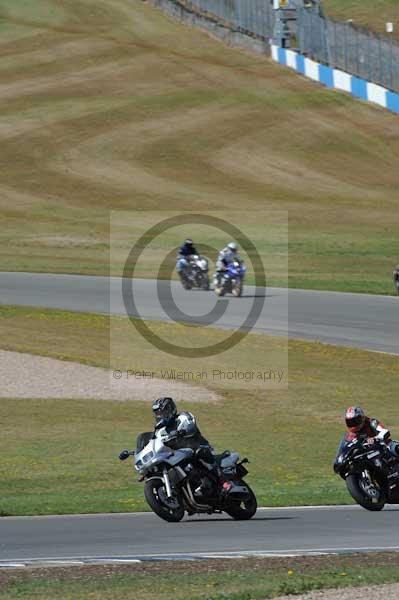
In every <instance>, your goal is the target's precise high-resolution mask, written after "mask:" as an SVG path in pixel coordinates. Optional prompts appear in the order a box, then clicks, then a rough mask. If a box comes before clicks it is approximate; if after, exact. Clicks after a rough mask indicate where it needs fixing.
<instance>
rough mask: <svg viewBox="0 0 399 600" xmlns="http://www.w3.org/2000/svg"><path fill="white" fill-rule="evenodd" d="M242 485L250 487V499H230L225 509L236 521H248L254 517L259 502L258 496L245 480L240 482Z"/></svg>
mask: <svg viewBox="0 0 399 600" xmlns="http://www.w3.org/2000/svg"><path fill="white" fill-rule="evenodd" d="M240 483H241V485H245V486H246V487H247V488H248V492H249V499H248V500H245V501H243V500H234V499H232V498H231V499H230V500H229V503H228V504H227V505H226V506H225V508H224V509H223V510H224V511H225V512H227V514H228V515H230V517H233V519H235V520H236V521H247V520H248V519H252V517H253V516H254V514H255V513H256V511H257V508H258V502H257V500H256V496H255V494H254V493H253V491H252V490H251V488H250V487H249V485H248V484H247V483H245V481H241V482H240Z"/></svg>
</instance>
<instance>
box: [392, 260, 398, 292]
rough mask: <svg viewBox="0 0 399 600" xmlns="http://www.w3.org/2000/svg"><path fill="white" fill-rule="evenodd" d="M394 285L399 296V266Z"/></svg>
mask: <svg viewBox="0 0 399 600" xmlns="http://www.w3.org/2000/svg"><path fill="white" fill-rule="evenodd" d="M393 283H394V286H395V290H396V292H397V294H399V266H397V267H396V269H395V270H394V272H393Z"/></svg>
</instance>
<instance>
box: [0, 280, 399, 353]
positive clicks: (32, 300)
mask: <svg viewBox="0 0 399 600" xmlns="http://www.w3.org/2000/svg"><path fill="white" fill-rule="evenodd" d="M121 281H122V280H121V279H118V278H110V279H108V278H105V277H90V276H81V275H48V274H36V273H34V274H31V273H0V303H2V304H18V305H29V306H43V307H48V308H61V309H65V310H73V311H84V312H95V313H106V314H108V313H110V314H119V315H126V308H125V306H124V302H123V298H122V286H121ZM133 291H134V299H135V303H136V307H134V308H133V307H130V309H129V310H128V313H129V314H131V315H132V316H136V317H137V316H141V317H142V318H144V319H160V320H169V321H170V320H179V319H180V320H182V319H181V314H182V313H185V315H186V316H185V318H184V320H185V321H186V322H187V321H191V322H196V323H198V322H199V323H201V322H203V321H202V319H201V315H204V314H205V313H207V312H208V311H210V310H212V309H213V308H214V307H215V305H216V304H217V302H219V303H221V302H222V303H223V302H225V303H226V306H225V307H224V310H225V312H224V314H222V315H221V316H220V318H218V320H217V322H216V321H215V325H217V326H219V327H226V328H234V329H236V328H238V327H239V326H240V325H242V323H243V322H244V321H245V319H246V317H247V315H248V313H249V311H250V309H251V306H252V304H253V302H255V301H256V302H258V303H263V306H261V310H260V315H259V317H258V319H257V321H256V323H255V325H254V327H253V330H254V331H257V332H260V333H269V334H274V335H283V336H286V335H287V330H288V335H289V337H291V338H296V339H307V340H319V341H321V342H326V343H330V344H337V345H341V346H350V347H356V348H363V349H367V350H374V351H379V352H388V353H392V354H399V318H398V311H399V298H397V297H394V296H377V295H368V294H344V293H339V292H318V291H310V290H295V289H291V290H289V291H288V290H286V289H283V288H268V289H267V290H266V292H265V291H264V290H255V288H254V287H250V286H246V287H245V290H244V296H243V297H242V298H232V297H229V299H228V300H224V299H221V300H218V301H217V300H216V296H215V294H214V293H213V292H211V291H210V292H202V291H198V290H193V291H190V292H187V291H185V290H183V288H182V287H181V285H180V284H179V283H178V282H172V296H173V299H174V300H175V305H173V302H172V300H171V298H170V297H168V283H167V282H160V283H159V289H157V282H156V281H153V280H146V279H138V280H134V284H133ZM255 296H256V297H255ZM160 298H161V300H162V299H163V305H164V307H166V310H167V313H165V310H164V308H163V306H162V305H161V301H160ZM187 315H188V316H187Z"/></svg>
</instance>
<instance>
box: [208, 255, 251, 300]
mask: <svg viewBox="0 0 399 600" xmlns="http://www.w3.org/2000/svg"><path fill="white" fill-rule="evenodd" d="M245 272H246V268H245V266H244V265H243V263H242V262H241V261H239V260H234V261H232V262H231V263H229V264H228V265H227V268H226V270H225V271H223V273H220V274H219V277H218V278H217V280H216V282H215V292H216V294H217V295H218V296H224V295H225V294H232V295H233V296H235V297H236V298H239V297H240V296H241V295H242V290H243V282H244V277H245Z"/></svg>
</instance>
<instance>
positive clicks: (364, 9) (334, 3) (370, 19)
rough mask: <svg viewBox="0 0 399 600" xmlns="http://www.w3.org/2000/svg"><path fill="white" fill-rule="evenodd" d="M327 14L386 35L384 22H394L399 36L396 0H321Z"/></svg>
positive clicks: (396, 36) (396, 34)
mask: <svg viewBox="0 0 399 600" xmlns="http://www.w3.org/2000/svg"><path fill="white" fill-rule="evenodd" d="M323 6H324V8H325V10H326V13H327V15H328V16H332V17H334V18H336V19H338V20H340V21H345V20H347V19H352V20H353V22H354V23H355V25H360V26H361V27H366V28H367V29H370V30H372V31H375V32H377V33H382V34H385V35H386V29H385V24H386V23H388V22H390V23H393V24H394V32H393V35H394V37H395V38H398V37H399V26H398V21H399V6H398V3H397V2H396V0H323Z"/></svg>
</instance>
